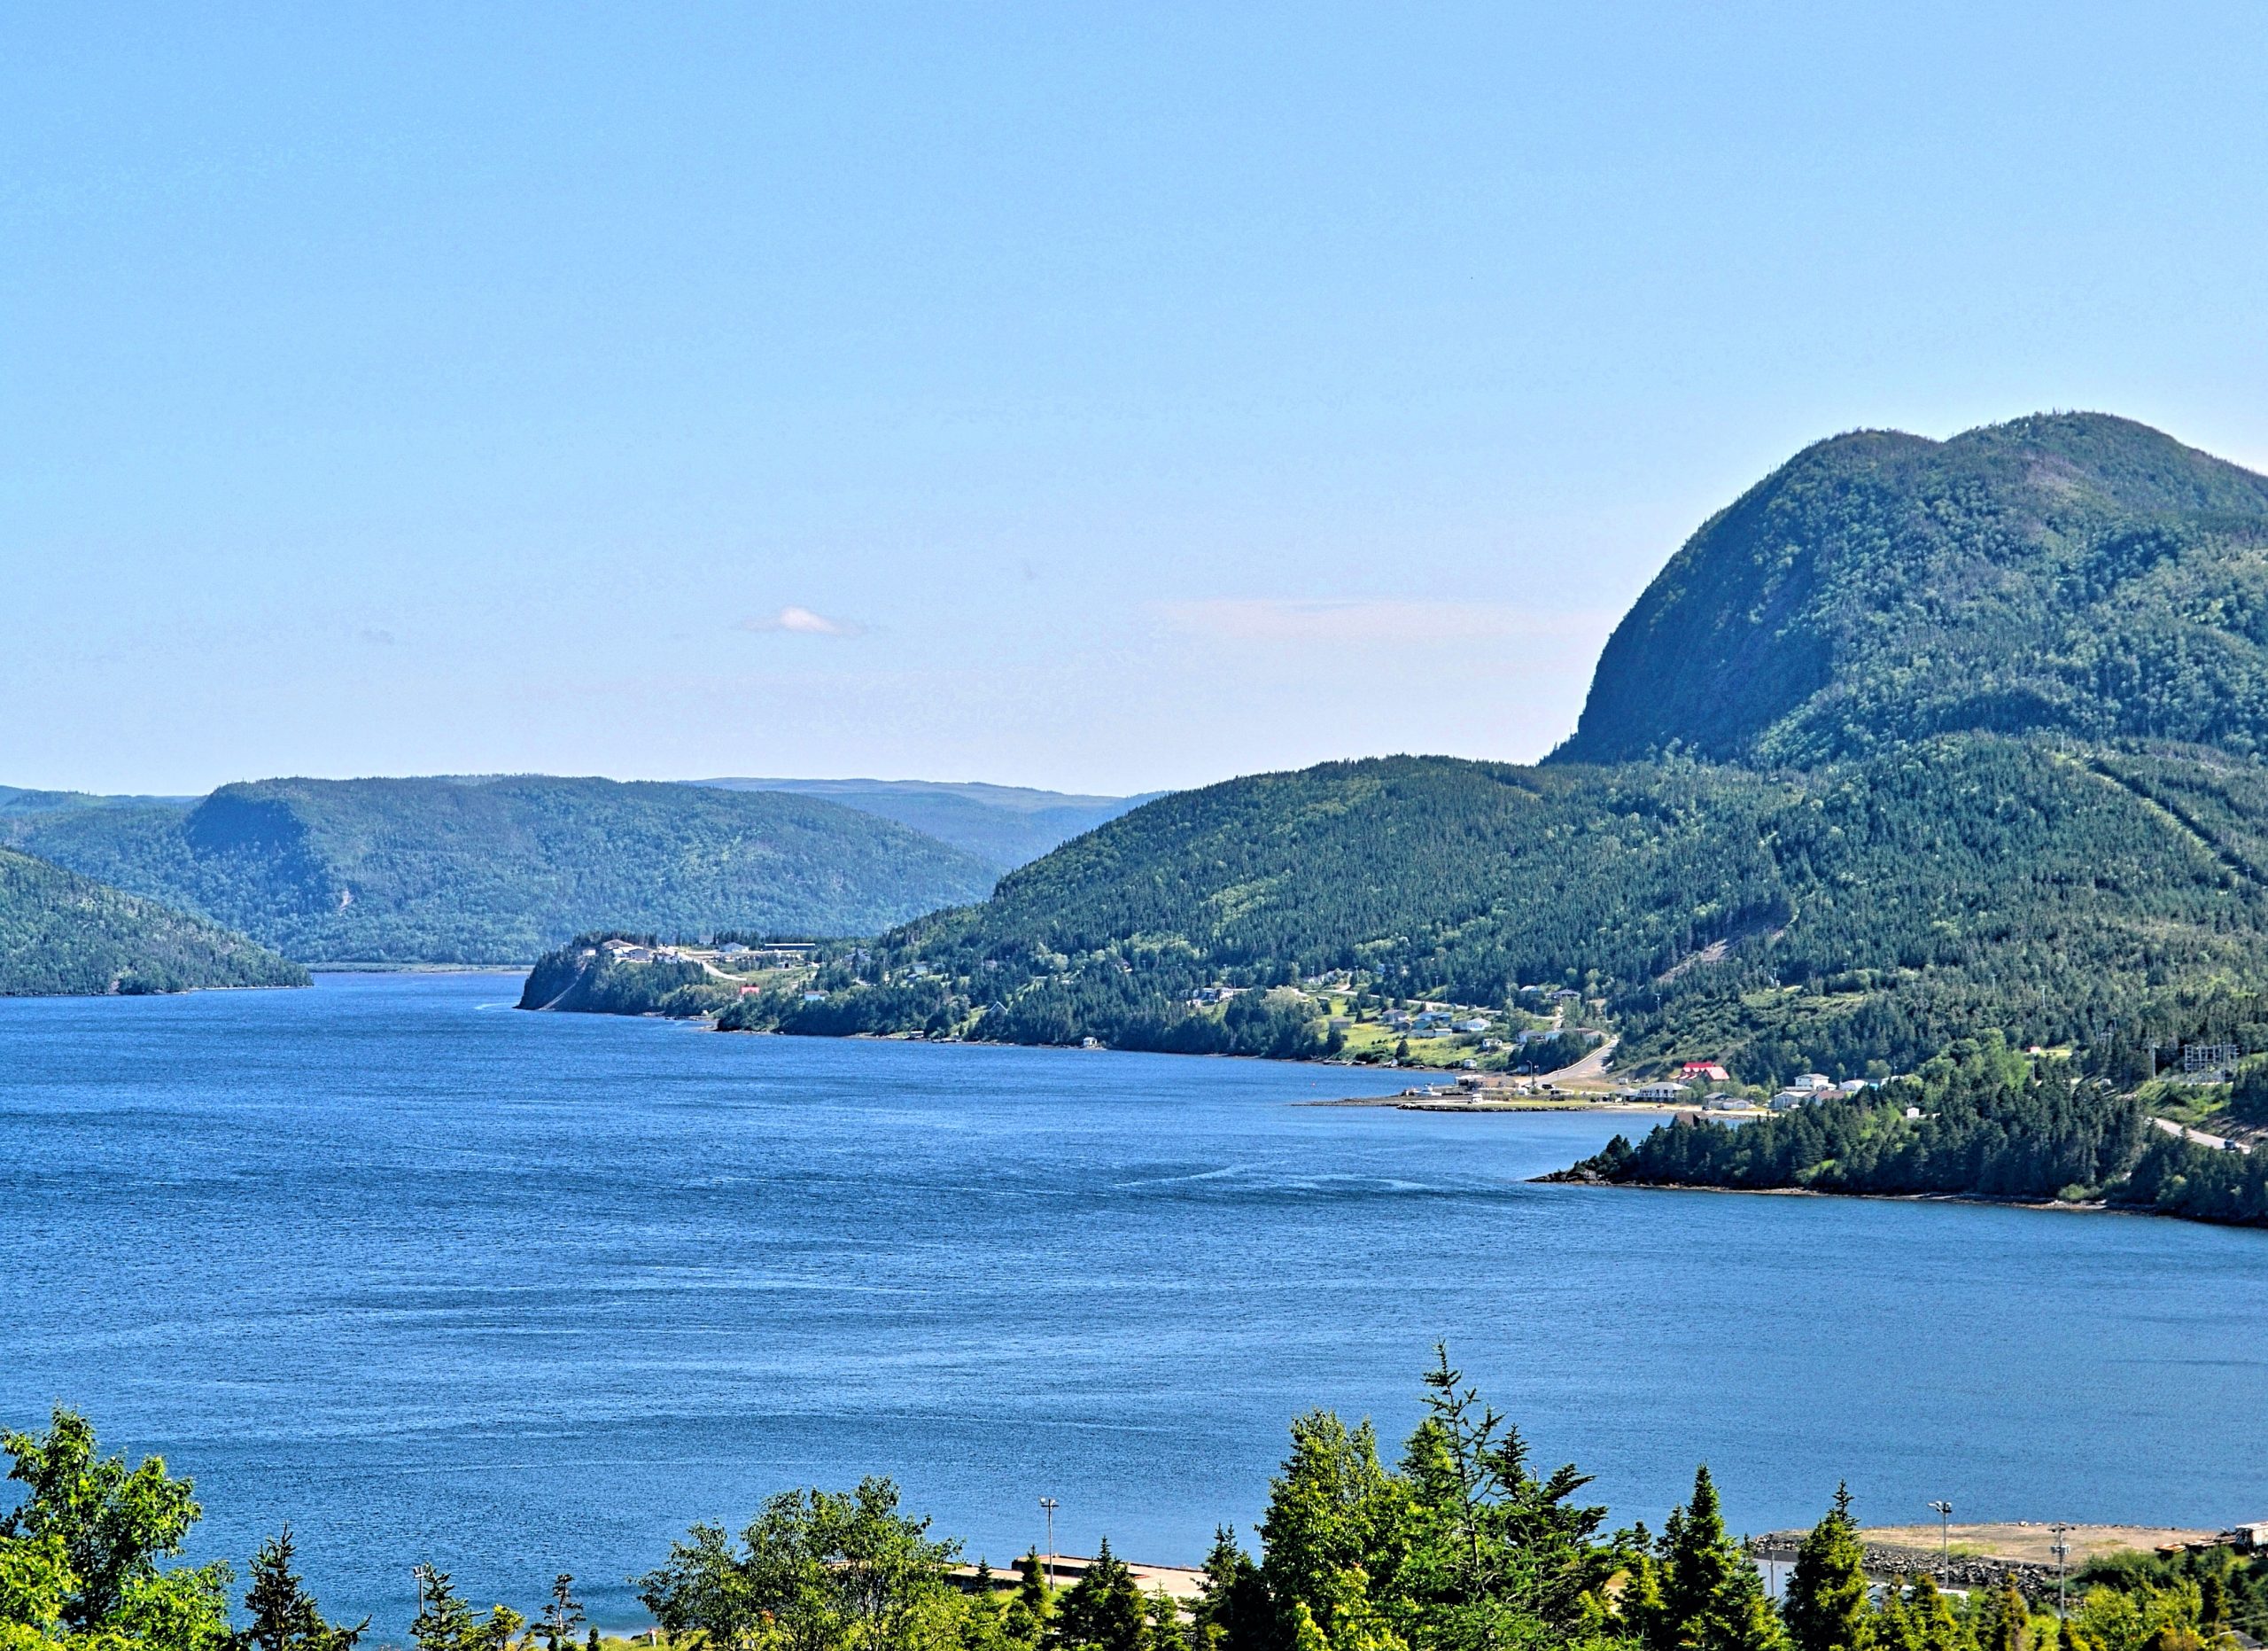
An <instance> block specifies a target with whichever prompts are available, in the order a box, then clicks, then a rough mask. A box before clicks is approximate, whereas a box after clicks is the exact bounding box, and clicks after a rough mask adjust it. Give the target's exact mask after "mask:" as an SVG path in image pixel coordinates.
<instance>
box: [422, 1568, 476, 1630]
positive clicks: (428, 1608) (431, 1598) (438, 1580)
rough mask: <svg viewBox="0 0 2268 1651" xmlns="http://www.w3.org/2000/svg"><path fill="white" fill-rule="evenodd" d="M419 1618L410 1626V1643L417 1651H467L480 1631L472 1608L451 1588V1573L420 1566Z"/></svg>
mask: <svg viewBox="0 0 2268 1651" xmlns="http://www.w3.org/2000/svg"><path fill="white" fill-rule="evenodd" d="M416 1577H417V1615H416V1616H415V1617H414V1618H412V1619H411V1621H410V1624H409V1639H410V1643H411V1644H413V1645H415V1646H416V1647H417V1651H466V1647H468V1646H470V1645H471V1644H472V1643H473V1642H474V1636H475V1635H476V1634H478V1632H479V1627H478V1624H477V1623H476V1621H475V1620H474V1618H473V1615H472V1607H470V1605H467V1604H466V1603H465V1602H464V1599H463V1597H462V1595H460V1594H459V1593H457V1591H456V1590H455V1589H454V1588H453V1587H451V1586H450V1585H449V1573H448V1572H447V1571H445V1570H437V1569H434V1568H433V1567H432V1566H431V1565H420V1566H419V1567H418V1568H417V1569H416Z"/></svg>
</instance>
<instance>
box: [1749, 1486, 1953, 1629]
mask: <svg viewBox="0 0 2268 1651" xmlns="http://www.w3.org/2000/svg"><path fill="white" fill-rule="evenodd" d="M1865 1560H1866V1545H1865V1544H1864V1543H1863V1542H1861V1541H1860V1539H1859V1524H1858V1521H1856V1520H1855V1519H1853V1518H1852V1517H1851V1493H1850V1491H1849V1489H1848V1488H1847V1487H1845V1486H1840V1485H1838V1486H1837V1487H1836V1491H1835V1506H1834V1507H1830V1508H1829V1510H1828V1511H1827V1515H1826V1516H1825V1517H1824V1518H1822V1519H1821V1521H1820V1522H1819V1523H1817V1524H1816V1525H1814V1526H1813V1527H1812V1529H1811V1533H1810V1534H1809V1535H1808V1536H1806V1538H1804V1542H1803V1546H1802V1547H1801V1548H1799V1549H1798V1550H1797V1553H1796V1564H1795V1569H1794V1570H1793V1571H1792V1572H1791V1573H1790V1576H1789V1577H1788V1592H1787V1596H1786V1598H1784V1599H1783V1600H1781V1602H1780V1614H1781V1616H1783V1618H1784V1619H1785V1620H1786V1622H1787V1625H1788V1638H1789V1639H1790V1641H1791V1642H1792V1643H1793V1646H1794V1651H1866V1647H1867V1616H1868V1603H1867V1599H1868V1584H1867V1575H1866V1570H1865ZM1940 1604H1942V1601H1940Z"/></svg>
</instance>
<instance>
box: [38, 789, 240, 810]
mask: <svg viewBox="0 0 2268 1651" xmlns="http://www.w3.org/2000/svg"><path fill="white" fill-rule="evenodd" d="M197 802H198V799H197V798H194V797H106V796H104V795H102V794H100V793H99V792H95V791H35V790H25V789H24V788H23V787H22V786H19V785H0V814H59V813H62V812H64V811H66V810H68V809H74V808H175V809H189V808H194V807H195V806H197Z"/></svg>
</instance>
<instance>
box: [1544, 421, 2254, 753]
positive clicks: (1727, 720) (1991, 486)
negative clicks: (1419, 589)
mask: <svg viewBox="0 0 2268 1651" xmlns="http://www.w3.org/2000/svg"><path fill="white" fill-rule="evenodd" d="M1969 730H1991V731H1994V732H2000V733H2031V732H2054V733H2062V734H2068V735H2073V736H2080V737H2083V738H2087V739H2093V740H2105V739H2122V738H2131V739H2174V740H2182V741H2188V742H2198V743H2206V744H2217V745H2219V746H2222V747H2224V748H2225V749H2227V750H2229V751H2233V752H2243V753H2248V754H2249V753H2250V752H2255V751H2257V750H2262V749H2264V748H2268V478H2264V477H2261V476H2256V475H2254V474H2253V473H2252V472H2250V471H2245V470H2241V469H2239V468H2238V467H2237V466H2235V465H2233V464H2230V463H2225V462H2223V461H2222V460H2219V459H2217V458H2213V457H2210V456H2208V455H2206V454H2203V453H2200V452H2198V451H2196V450H2195V449H2194V448H2186V447H2184V446H2182V445H2181V444H2180V443H2179V442H2178V441H2176V440H2173V439H2172V438H2171V437H2170V436H2167V435H2163V434H2161V433H2160V432H2157V431H2155V430H2151V429H2148V428H2147V427H2146V426H2144V425H2141V424H2133V423H2130V422H2129V421H2127V420H2125V419H2122V418H2110V417H2103V416H2101V415H2100V414H2081V413H2074V414H2057V415H2045V416H2041V417H2032V418H2022V419H2018V420H2016V421H2015V422H2014V423H2012V424H1995V425H1992V426H1989V427H1987V428H1985V429H1981V430H1972V431H1970V432H1968V433H1967V434H1965V435H1961V436H1956V437H1954V438H1953V440H1949V441H1930V440H1924V439H1923V438H1922V437H1920V436H1909V435H1902V434H1899V433H1897V432H1887V431H1861V432H1856V433H1853V434H1851V435H1844V436H1837V437H1836V438H1834V439H1833V440H1829V441H1822V442H1820V443H1819V444H1817V445H1816V446H1814V447H1812V448H1806V450H1805V451H1803V452H1802V453H1800V454H1798V455H1797V456H1796V457H1794V458H1793V459H1790V461H1789V462H1788V463H1786V464H1784V465H1783V466H1782V467H1781V468H1780V469H1779V470H1777V471H1775V472H1773V474H1772V475H1770V476H1769V477H1767V478H1766V479H1764V480H1763V481H1761V482H1759V484H1758V485H1757V486H1756V487H1753V488H1751V489H1750V490H1749V491H1748V492H1747V493H1746V494H1744V495H1742V496H1741V497H1740V498H1739V499H1738V500H1737V501H1736V502H1734V503H1733V504H1732V505H1731V506H1730V507H1728V509H1726V510H1722V511H1720V513H1719V514H1718V515H1716V516H1714V517H1713V518H1710V520H1709V521H1708V522H1707V523H1706V524H1705V526H1703V527H1702V528H1701V530H1700V531H1699V532H1698V533H1695V534H1694V535H1693V537H1692V538H1691V539H1690V540H1689V541H1687V542H1686V545H1685V547H1684V549H1682V550H1680V551H1679V552H1678V553H1677V554H1676V556H1674V557H1672V558H1671V559H1670V562H1669V565H1667V566H1666V567H1665V568H1663V570H1662V571H1661V572H1660V573H1659V574H1658V576H1657V577H1656V578H1655V580H1654V581H1653V583H1652V584H1651V585H1650V586H1648V587H1647V588H1646V591H1645V593H1644V595H1643V596H1640V597H1639V599H1638V602H1637V604H1636V605H1635V606H1634V607H1633V608H1632V609H1631V610H1630V611H1629V613H1628V614H1627V616H1626V617H1625V618H1624V619H1623V621H1622V623H1621V624H1620V625H1619V626H1618V627H1616V628H1615V631H1614V634H1613V635H1612V637H1611V638H1610V639H1609V640H1608V642H1607V644H1606V649H1605V651H1604V653H1603V654H1602V655H1601V656H1600V658H1599V664H1598V671H1597V674H1596V676H1595V677H1594V678H1593V680H1592V683H1591V691H1590V697H1589V700H1588V704H1587V705H1585V706H1584V708H1583V714H1582V719H1581V722H1580V723H1579V724H1578V725H1577V727H1576V730H1575V734H1574V736H1573V738H1572V739H1570V740H1569V741H1568V742H1567V744H1565V746H1564V747H1562V749H1561V751H1560V752H1559V753H1558V755H1559V756H1561V757H1562V758H1564V759H1567V760H1570V761H1581V762H1620V761H1628V760H1632V759H1643V758H1645V757H1648V756H1651V755H1653V754H1656V753H1658V752H1670V751H1682V752H1686V753H1688V754H1689V755H1693V756H1698V757H1706V758H1712V759H1719V760H1723V759H1738V760H1754V761H1762V762H1769V763H1814V762H1818V761H1821V760H1824V759H1831V758H1837V757H1849V756H1855V755H1863V754H1865V753H1867V752H1873V751H1876V750H1879V749H1881V748H1882V747H1884V745H1886V744H1893V743H1896V742H1899V741H1904V740H1912V739H1916V738H1924V737H1928V736H1932V735H1937V734H1943V733H1949V732H1960V731H1969Z"/></svg>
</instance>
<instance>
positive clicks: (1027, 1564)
mask: <svg viewBox="0 0 2268 1651" xmlns="http://www.w3.org/2000/svg"><path fill="white" fill-rule="evenodd" d="M1016 1577H1017V1578H1018V1581H1017V1585H1016V1597H1015V1598H1014V1600H1010V1601H1009V1603H1008V1614H1007V1616H1006V1620H1005V1622H1004V1623H1003V1624H1002V1625H1003V1627H1004V1628H1005V1630H1006V1633H1007V1636H1008V1638H1009V1639H1013V1640H1014V1641H1015V1642H1016V1643H1017V1644H1019V1645H1026V1646H1036V1645H1037V1644H1038V1643H1039V1641H1040V1637H1041V1636H1042V1635H1043V1634H1045V1632H1047V1624H1048V1620H1049V1618H1051V1617H1052V1616H1054V1614H1055V1600H1054V1597H1053V1594H1052V1591H1051V1590H1050V1589H1049V1587H1048V1585H1047V1573H1046V1571H1045V1569H1043V1567H1042V1564H1041V1561H1040V1557H1039V1550H1038V1549H1037V1548H1033V1549H1031V1550H1030V1551H1029V1553H1027V1554H1025V1555H1024V1556H1023V1557H1022V1558H1021V1559H1020V1560H1018V1561H1016Z"/></svg>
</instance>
